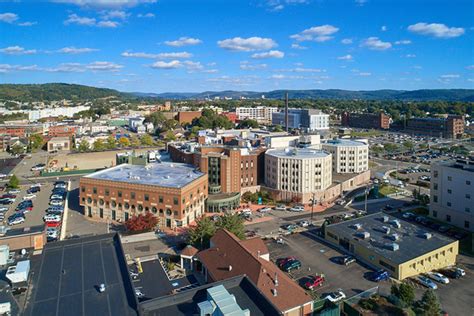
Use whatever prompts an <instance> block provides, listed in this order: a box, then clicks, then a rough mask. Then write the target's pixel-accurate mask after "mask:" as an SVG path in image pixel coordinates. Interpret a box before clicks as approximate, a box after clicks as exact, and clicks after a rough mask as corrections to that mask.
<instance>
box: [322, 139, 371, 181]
mask: <svg viewBox="0 0 474 316" xmlns="http://www.w3.org/2000/svg"><path fill="white" fill-rule="evenodd" d="M322 148H323V149H324V150H326V151H328V152H330V153H331V154H332V170H333V171H334V172H336V173H360V172H364V171H366V170H368V169H369V145H367V144H366V143H363V142H358V141H353V140H349V139H335V140H328V141H326V142H324V143H322Z"/></svg>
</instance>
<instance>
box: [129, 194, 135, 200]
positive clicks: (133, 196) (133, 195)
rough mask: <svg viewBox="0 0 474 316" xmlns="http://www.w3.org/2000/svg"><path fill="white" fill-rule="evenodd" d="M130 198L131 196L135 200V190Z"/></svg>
mask: <svg viewBox="0 0 474 316" xmlns="http://www.w3.org/2000/svg"><path fill="white" fill-rule="evenodd" d="M130 198H131V199H132V200H135V192H130Z"/></svg>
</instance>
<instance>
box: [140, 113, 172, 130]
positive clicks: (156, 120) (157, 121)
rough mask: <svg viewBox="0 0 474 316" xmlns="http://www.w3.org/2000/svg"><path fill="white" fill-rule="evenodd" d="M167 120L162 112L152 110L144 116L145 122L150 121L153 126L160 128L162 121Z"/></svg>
mask: <svg viewBox="0 0 474 316" xmlns="http://www.w3.org/2000/svg"><path fill="white" fill-rule="evenodd" d="M166 120H167V118H166V117H165V115H164V114H163V113H162V112H153V113H151V114H150V115H149V116H147V117H145V121H144V122H145V123H148V122H151V123H153V126H154V127H155V128H161V127H162V125H163V123H164V122H165V121H166Z"/></svg>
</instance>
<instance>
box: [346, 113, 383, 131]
mask: <svg viewBox="0 0 474 316" xmlns="http://www.w3.org/2000/svg"><path fill="white" fill-rule="evenodd" d="M341 125H342V126H350V127H357V128H374V129H389V128H390V116H388V115H386V114H384V113H349V112H344V113H342V115H341Z"/></svg>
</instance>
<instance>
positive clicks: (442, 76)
mask: <svg viewBox="0 0 474 316" xmlns="http://www.w3.org/2000/svg"><path fill="white" fill-rule="evenodd" d="M439 77H440V78H441V79H456V78H459V77H460V75H458V74H446V75H441V76H439Z"/></svg>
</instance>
